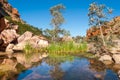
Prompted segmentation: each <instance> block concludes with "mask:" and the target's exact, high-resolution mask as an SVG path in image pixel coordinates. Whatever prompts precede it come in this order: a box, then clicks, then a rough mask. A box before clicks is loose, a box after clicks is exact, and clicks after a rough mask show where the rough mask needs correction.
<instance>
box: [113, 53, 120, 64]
mask: <svg viewBox="0 0 120 80" xmlns="http://www.w3.org/2000/svg"><path fill="white" fill-rule="evenodd" d="M113 59H114V61H115V63H116V64H120V54H113Z"/></svg>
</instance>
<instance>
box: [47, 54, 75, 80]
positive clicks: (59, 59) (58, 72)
mask: <svg viewBox="0 0 120 80" xmlns="http://www.w3.org/2000/svg"><path fill="white" fill-rule="evenodd" d="M73 60H74V57H73V56H68V55H65V56H59V55H54V56H50V57H48V58H46V59H45V62H46V63H47V64H49V65H50V66H53V69H52V70H50V75H51V77H52V78H53V79H54V80H63V79H62V78H63V76H64V74H65V72H64V71H63V70H62V69H61V68H60V65H61V63H63V62H65V61H70V62H72V61H73Z"/></svg>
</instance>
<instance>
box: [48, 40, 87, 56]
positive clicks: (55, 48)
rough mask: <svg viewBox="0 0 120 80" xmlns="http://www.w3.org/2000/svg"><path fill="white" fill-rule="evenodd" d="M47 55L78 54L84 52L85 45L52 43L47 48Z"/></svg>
mask: <svg viewBox="0 0 120 80" xmlns="http://www.w3.org/2000/svg"><path fill="white" fill-rule="evenodd" d="M47 50H48V52H49V53H58V54H59V53H79V52H86V50H87V44H86V43H80V44H76V43H74V42H63V43H53V44H50V45H49V46H48V48H47Z"/></svg>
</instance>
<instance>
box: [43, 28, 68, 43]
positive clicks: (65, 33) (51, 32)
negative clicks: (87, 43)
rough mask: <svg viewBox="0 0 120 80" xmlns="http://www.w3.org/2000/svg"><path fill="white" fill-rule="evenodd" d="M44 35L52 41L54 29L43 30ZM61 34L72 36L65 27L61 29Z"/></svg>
mask: <svg viewBox="0 0 120 80" xmlns="http://www.w3.org/2000/svg"><path fill="white" fill-rule="evenodd" d="M43 35H44V36H46V37H47V38H48V39H49V40H50V41H52V37H53V36H54V35H55V34H54V30H50V29H46V30H44V31H43ZM59 35H61V36H70V32H69V31H67V30H65V29H61V30H59Z"/></svg>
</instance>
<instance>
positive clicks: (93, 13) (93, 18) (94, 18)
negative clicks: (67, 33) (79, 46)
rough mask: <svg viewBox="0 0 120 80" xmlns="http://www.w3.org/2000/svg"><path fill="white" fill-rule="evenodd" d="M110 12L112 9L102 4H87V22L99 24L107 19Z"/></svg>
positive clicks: (94, 24)
mask: <svg viewBox="0 0 120 80" xmlns="http://www.w3.org/2000/svg"><path fill="white" fill-rule="evenodd" d="M111 13H112V9H110V8H108V7H106V6H105V5H104V4H97V3H95V2H93V3H91V4H90V6H89V12H88V17H89V24H90V25H92V26H100V25H101V24H103V23H104V22H106V20H107V15H108V14H111Z"/></svg>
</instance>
